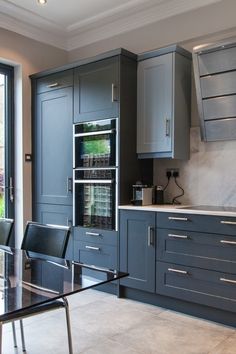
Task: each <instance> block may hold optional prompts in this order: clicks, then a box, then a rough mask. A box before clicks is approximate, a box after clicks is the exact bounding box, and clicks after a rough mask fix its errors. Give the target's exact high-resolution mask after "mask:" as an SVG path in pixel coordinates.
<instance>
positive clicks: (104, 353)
mask: <svg viewBox="0 0 236 354" xmlns="http://www.w3.org/2000/svg"><path fill="white" fill-rule="evenodd" d="M69 301H70V309H71V321H72V331H73V345H74V354H135V353H137V354H235V353H236V330H234V329H232V328H230V327H226V326H222V325H217V324H215V323H212V322H208V321H204V320H199V319H196V318H193V317H190V316H185V315H182V314H179V313H175V312H173V311H168V310H164V309H162V308H159V307H155V306H151V305H146V304H142V303H139V302H135V301H131V300H127V299H118V298H117V297H115V296H113V295H109V294H104V293H102V292H99V291H95V290H89V291H85V292H83V293H80V294H77V295H74V296H71V297H69ZM24 323H25V336H26V346H27V353H28V354H46V353H47V354H67V353H68V347H67V336H66V327H65V316H64V311H63V310H59V311H54V312H50V313H47V314H43V315H40V316H35V317H31V318H29V319H27V320H25V321H24ZM17 335H18V344H19V348H18V350H17V349H16V350H15V349H14V348H13V342H12V333H11V327H10V325H5V326H4V329H3V354H13V353H14V354H16V353H22V352H21V347H20V339H19V332H18V333H17Z"/></svg>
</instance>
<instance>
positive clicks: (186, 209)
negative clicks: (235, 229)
mask: <svg viewBox="0 0 236 354" xmlns="http://www.w3.org/2000/svg"><path fill="white" fill-rule="evenodd" d="M119 209H122V210H140V211H156V212H170V213H182V214H201V215H216V216H217V215H218V216H232V217H236V207H223V206H207V205H205V206H204V205H201V206H198V205H197V206H196V205H171V204H162V205H157V204H153V205H145V206H136V205H120V206H119Z"/></svg>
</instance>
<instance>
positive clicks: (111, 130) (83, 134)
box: [74, 128, 116, 138]
mask: <svg viewBox="0 0 236 354" xmlns="http://www.w3.org/2000/svg"><path fill="white" fill-rule="evenodd" d="M115 131H116V129H114V128H113V129H107V130H100V131H96V132H89V133H77V134H75V135H74V137H75V138H80V137H84V136H95V135H104V134H112V133H114V132H115Z"/></svg>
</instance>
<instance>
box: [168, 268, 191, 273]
mask: <svg viewBox="0 0 236 354" xmlns="http://www.w3.org/2000/svg"><path fill="white" fill-rule="evenodd" d="M168 272H172V273H179V274H188V272H187V271H186V270H180V269H174V268H168Z"/></svg>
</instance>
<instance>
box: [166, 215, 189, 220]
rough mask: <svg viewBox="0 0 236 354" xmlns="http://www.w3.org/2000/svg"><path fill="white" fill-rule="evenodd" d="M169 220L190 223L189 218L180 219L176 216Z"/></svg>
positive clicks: (170, 217) (169, 217)
mask: <svg viewBox="0 0 236 354" xmlns="http://www.w3.org/2000/svg"><path fill="white" fill-rule="evenodd" d="M168 219H169V220H176V221H188V218H180V217H176V216H168Z"/></svg>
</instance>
